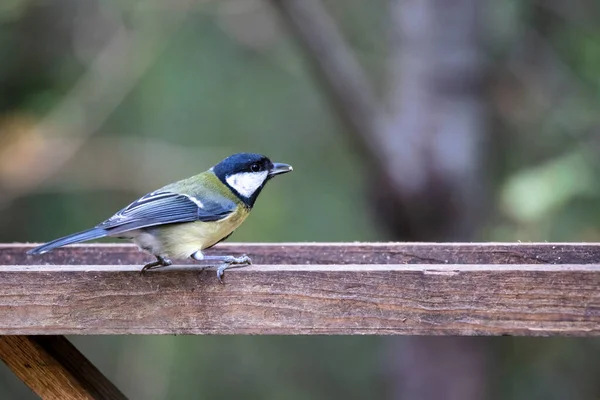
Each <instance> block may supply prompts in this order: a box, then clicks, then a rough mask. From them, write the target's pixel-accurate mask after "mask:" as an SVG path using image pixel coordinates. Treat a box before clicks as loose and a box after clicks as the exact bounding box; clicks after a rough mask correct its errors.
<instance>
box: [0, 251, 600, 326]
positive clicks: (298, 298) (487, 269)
mask: <svg viewBox="0 0 600 400" xmlns="http://www.w3.org/2000/svg"><path fill="white" fill-rule="evenodd" d="M28 247H29V246H18V245H16V246H5V247H4V248H3V249H2V250H1V251H2V256H1V257H0V260H2V264H4V265H3V266H0V282H2V285H0V334H239V333H244V334H422V335H563V336H591V335H600V265H599V264H595V263H593V262H595V261H596V260H597V259H598V258H597V256H598V255H599V254H600V247H599V246H597V245H588V244H513V245H511V244H393V243H386V244H346V245H341V244H286V245H279V244H277V245H274V244H273V245H237V244H229V245H226V246H219V249H217V251H216V252H220V253H235V254H239V253H242V252H245V253H248V254H249V255H251V256H252V257H254V258H255V259H260V260H261V261H262V262H264V264H263V265H254V266H251V267H246V268H239V269H232V270H228V271H227V272H226V273H225V285H221V284H219V283H218V282H217V280H216V278H215V272H214V271H200V270H199V268H198V267H196V266H190V265H178V266H173V267H169V268H165V269H161V270H157V271H153V272H151V273H149V274H146V275H140V274H139V270H140V264H141V263H142V262H143V261H145V260H146V259H147V258H146V257H145V256H143V255H142V254H141V253H139V252H138V251H137V250H135V249H134V248H133V247H132V246H112V245H110V246H106V245H101V246H80V247H72V248H66V249H63V250H61V251H59V252H56V253H50V254H48V256H49V257H54V258H50V260H52V261H61V260H62V261H63V263H62V264H61V263H59V264H56V265H27V264H31V262H32V261H34V259H33V258H28V257H26V256H23V255H22V253H23V250H25V249H26V248H28ZM61 257H62V258H61ZM7 259H8V260H7ZM42 259H43V257H42V258H41V259H40V261H43V262H50V260H48V258H46V259H43V260H42ZM91 260H101V261H104V262H103V263H101V264H97V265H95V264H94V265H89V264H81V261H85V262H89V261H91ZM279 260H285V261H286V263H285V264H277V263H276V261H279ZM336 260H338V263H337V264H333V262H335V261H336ZM7 261H10V263H12V264H10V265H7V264H9V262H7ZM108 261H110V262H111V263H107V262H108ZM446 261H447V262H448V264H446V263H445V262H446ZM127 262H129V263H130V262H135V263H136V264H135V265H117V264H126V263H127ZM563 262H564V263H563ZM67 263H68V265H67ZM78 263H79V264H78ZM19 264H20V265H19Z"/></svg>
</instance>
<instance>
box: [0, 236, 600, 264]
mask: <svg viewBox="0 0 600 400" xmlns="http://www.w3.org/2000/svg"><path fill="white" fill-rule="evenodd" d="M34 246H35V245H33V244H0V265H32V264H69V265H84V264H90V265H130V264H145V263H147V262H148V261H152V257H151V256H148V255H147V254H144V253H142V252H140V251H139V250H138V249H137V248H136V247H135V246H133V245H130V244H88V245H74V246H69V247H64V248H59V249H56V250H53V251H52V252H50V253H46V254H43V255H41V256H28V255H26V254H25V252H26V251H27V250H29V249H31V248H33V247H34ZM207 254H232V255H241V254H248V255H249V256H250V257H251V258H252V260H253V262H254V263H255V264H261V265H264V264H267V265H268V264H303V265H310V264H319V265H328V264H589V263H597V262H600V244H595V243H394V242H384V243H267V244H253V243H223V244H219V245H217V246H216V247H215V248H213V249H210V250H207ZM177 262H178V263H181V264H193V263H195V262H194V261H191V260H177Z"/></svg>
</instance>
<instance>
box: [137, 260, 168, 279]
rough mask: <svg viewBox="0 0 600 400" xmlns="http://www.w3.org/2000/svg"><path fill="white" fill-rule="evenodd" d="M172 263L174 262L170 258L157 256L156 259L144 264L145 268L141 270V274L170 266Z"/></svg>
mask: <svg viewBox="0 0 600 400" xmlns="http://www.w3.org/2000/svg"><path fill="white" fill-rule="evenodd" d="M171 264H173V263H172V262H171V260H169V259H168V258H166V257H162V256H156V261H153V262H151V263H148V264H146V265H144V268H142V270H141V271H140V275H141V274H143V273H144V272H146V271H149V270H151V269H157V268H161V267H168V266H169V265H171Z"/></svg>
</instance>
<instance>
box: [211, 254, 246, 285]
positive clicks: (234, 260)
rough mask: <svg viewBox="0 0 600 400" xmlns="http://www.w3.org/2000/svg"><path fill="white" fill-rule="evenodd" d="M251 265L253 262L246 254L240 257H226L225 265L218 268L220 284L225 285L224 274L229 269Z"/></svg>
mask: <svg viewBox="0 0 600 400" xmlns="http://www.w3.org/2000/svg"><path fill="white" fill-rule="evenodd" d="M250 264H252V260H251V259H250V257H248V256H247V255H245V254H244V255H242V256H240V257H234V256H226V258H225V260H223V263H222V264H221V265H219V267H218V268H217V279H218V280H219V282H220V283H224V282H223V274H224V272H225V270H226V269H227V268H231V267H241V266H247V265H250Z"/></svg>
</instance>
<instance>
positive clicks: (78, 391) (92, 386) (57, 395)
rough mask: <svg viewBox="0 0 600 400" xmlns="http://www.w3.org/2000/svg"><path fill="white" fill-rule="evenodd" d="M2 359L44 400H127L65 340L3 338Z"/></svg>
mask: <svg viewBox="0 0 600 400" xmlns="http://www.w3.org/2000/svg"><path fill="white" fill-rule="evenodd" d="M0 358H1V359H2V361H4V363H5V364H6V365H7V366H8V367H9V368H10V369H11V370H12V371H13V372H14V373H15V375H17V376H18V377H19V378H20V379H21V380H22V381H23V382H24V383H25V384H26V385H27V386H29V387H30V388H31V390H33V392H35V393H36V394H37V395H38V396H40V397H41V398H42V399H45V400H75V399H77V400H79V399H86V400H87V399H94V400H104V399H106V400H109V399H110V400H120V399H126V397H125V396H124V395H123V393H121V392H120V391H119V390H118V389H117V388H116V387H115V386H114V385H113V384H112V383H111V382H110V381H109V380H108V379H106V377H104V375H102V373H100V371H98V369H97V368H96V367H94V366H93V365H92V364H91V363H90V362H89V361H88V360H87V359H86V358H85V357H84V356H83V355H82V354H81V353H80V352H79V351H78V350H77V349H76V348H75V347H74V346H73V345H72V344H71V343H70V342H69V341H68V340H67V339H66V338H64V337H63V336H0Z"/></svg>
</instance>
